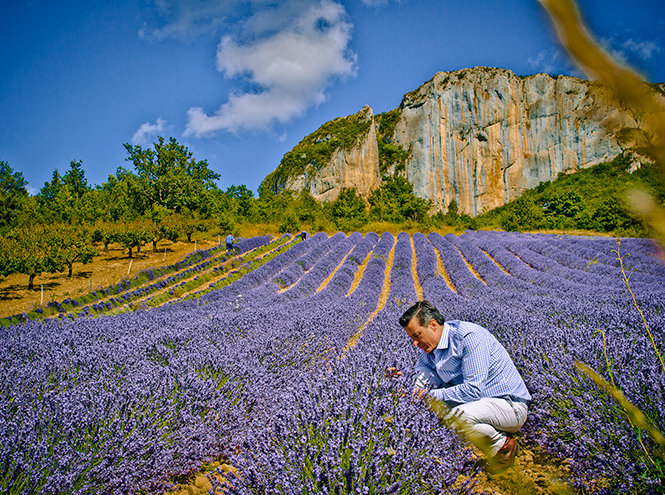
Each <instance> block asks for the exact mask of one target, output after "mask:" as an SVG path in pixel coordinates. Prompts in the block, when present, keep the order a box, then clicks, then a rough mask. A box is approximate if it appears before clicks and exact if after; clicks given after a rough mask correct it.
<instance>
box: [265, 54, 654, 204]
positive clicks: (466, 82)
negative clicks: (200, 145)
mask: <svg viewBox="0 0 665 495" xmlns="http://www.w3.org/2000/svg"><path fill="white" fill-rule="evenodd" d="M604 92H605V90H604V89H603V88H602V87H601V86H600V85H598V84H596V83H593V82H590V81H586V80H582V79H577V78H574V77H568V76H558V77H552V76H549V75H547V74H536V75H533V76H528V77H518V76H516V75H515V74H514V73H513V72H511V71H509V70H505V69H495V68H487V67H476V68H474V69H463V70H460V71H455V72H439V73H437V74H436V75H435V76H434V77H433V78H432V79H431V80H430V81H428V82H426V83H425V84H423V85H422V86H421V87H420V88H418V89H417V90H415V91H413V92H411V93H408V94H406V95H405V96H404V99H403V100H402V103H401V105H400V107H399V112H400V119H399V122H398V123H397V125H396V126H395V128H394V132H393V133H392V135H390V136H384V137H383V139H384V140H385V139H387V140H388V141H389V142H391V143H393V144H398V145H400V146H401V147H402V148H403V149H405V150H406V149H410V152H411V154H410V157H409V159H408V160H407V162H406V171H405V173H406V176H407V178H408V179H409V181H410V182H411V183H412V184H413V186H414V191H415V193H416V195H418V196H420V197H424V198H429V199H431V200H432V202H433V211H438V210H444V211H445V209H446V208H447V205H448V204H449V202H450V201H451V200H455V201H456V202H457V204H458V206H459V211H460V212H465V213H469V214H471V215H477V214H479V213H482V212H483V211H485V210H489V209H492V208H495V207H497V206H501V205H503V204H505V203H506V202H508V201H510V200H512V199H515V198H516V197H518V196H519V195H520V194H521V193H522V192H523V191H524V190H526V189H530V188H533V187H535V186H537V185H538V184H539V183H540V182H541V181H547V180H552V179H555V178H556V177H557V175H558V174H559V173H560V172H572V171H575V170H577V169H580V168H585V167H590V166H592V165H595V164H598V163H601V162H604V161H609V160H611V159H613V158H614V157H615V156H617V155H618V154H620V153H621V152H622V151H625V150H630V149H634V148H638V147H640V146H643V145H644V144H645V143H646V142H647V135H648V130H647V129H644V128H643V127H641V125H640V122H639V116H635V115H632V114H631V113H630V112H628V111H626V110H622V109H619V108H617V107H615V106H614V105H612V104H611V103H609V102H608V101H609V100H607V99H606V98H605V94H604ZM363 111H364V112H365V113H366V115H367V116H368V118H373V119H374V121H375V125H373V126H372V128H371V129H370V132H369V133H367V135H366V136H364V138H363V139H362V140H359V142H358V143H357V144H356V146H355V147H354V148H353V149H351V150H350V151H344V150H342V149H338V150H337V151H335V152H334V153H333V155H332V158H331V159H330V161H329V162H328V163H325V164H319V165H318V166H317V167H316V168H317V170H316V172H315V173H309V174H304V175H302V176H299V177H295V178H288V179H286V180H285V181H282V184H285V186H286V187H287V188H289V189H295V190H301V189H303V188H307V189H309V190H310V192H311V193H312V195H313V196H314V197H315V198H317V199H320V200H323V201H329V200H333V199H335V198H336V197H337V194H338V193H339V191H340V189H341V188H342V187H355V188H356V189H357V190H358V192H359V193H360V194H361V195H363V196H365V197H367V196H368V195H369V193H370V192H371V190H372V189H374V188H376V187H378V186H379V185H380V173H379V170H380V167H379V165H380V156H379V152H378V146H377V132H376V127H377V126H378V116H377V117H374V116H373V115H372V110H371V109H370V108H369V107H365V109H363ZM278 170H279V169H278Z"/></svg>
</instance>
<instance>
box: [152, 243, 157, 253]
mask: <svg viewBox="0 0 665 495" xmlns="http://www.w3.org/2000/svg"><path fill="white" fill-rule="evenodd" d="M152 250H153V252H155V253H156V252H157V241H152Z"/></svg>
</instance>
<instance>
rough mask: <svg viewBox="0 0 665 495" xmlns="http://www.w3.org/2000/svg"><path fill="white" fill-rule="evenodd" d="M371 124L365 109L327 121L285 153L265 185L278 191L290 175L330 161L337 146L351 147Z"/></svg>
mask: <svg viewBox="0 0 665 495" xmlns="http://www.w3.org/2000/svg"><path fill="white" fill-rule="evenodd" d="M371 125H372V119H371V118H369V117H368V116H367V114H366V112H365V111H364V110H361V111H360V112H358V113H355V114H353V115H349V116H347V117H339V118H336V119H333V120H331V121H330V122H326V123H325V124H323V125H322V126H321V127H319V128H318V129H317V130H316V131H314V132H313V133H311V134H309V135H308V136H306V137H305V138H304V139H303V140H302V141H300V142H299V143H298V144H297V145H296V146H295V147H294V148H293V149H292V150H291V151H289V152H288V153H286V154H285V155H284V157H283V158H282V161H281V162H280V164H279V166H278V167H277V168H276V169H275V170H274V171H273V172H271V173H270V174H268V176H267V177H266V178H265V180H264V181H263V185H262V187H267V188H269V189H271V190H272V191H274V192H278V191H279V190H280V189H281V188H282V186H283V185H284V184H285V183H286V181H287V180H288V179H289V178H292V177H297V176H299V175H302V174H304V173H305V172H307V171H308V170H309V168H310V167H311V168H312V169H313V170H318V169H319V168H321V167H322V166H323V165H325V164H326V163H328V162H329V161H330V159H331V157H332V155H333V153H334V152H335V150H337V149H338V148H341V149H343V150H345V151H349V150H351V149H352V148H353V147H354V146H355V145H356V143H357V142H359V141H360V140H361V139H362V138H364V137H365V136H366V135H367V133H368V132H369V129H370V126H371Z"/></svg>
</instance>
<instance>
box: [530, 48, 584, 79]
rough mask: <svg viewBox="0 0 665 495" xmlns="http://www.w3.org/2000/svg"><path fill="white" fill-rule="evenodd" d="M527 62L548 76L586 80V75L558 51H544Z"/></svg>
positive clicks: (535, 69)
mask: <svg viewBox="0 0 665 495" xmlns="http://www.w3.org/2000/svg"><path fill="white" fill-rule="evenodd" d="M527 62H528V63H529V65H530V66H531V67H532V69H533V70H534V71H536V72H544V73H546V74H550V75H554V74H567V75H569V76H574V77H581V78H584V77H585V76H584V74H583V73H582V72H581V71H580V70H579V69H578V68H577V67H575V66H574V65H573V64H571V62H570V60H569V59H568V57H567V56H564V55H563V54H562V53H561V52H560V51H558V50H543V51H541V52H540V53H538V55H536V56H535V57H530V58H529V59H527Z"/></svg>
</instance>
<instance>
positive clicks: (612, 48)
mask: <svg viewBox="0 0 665 495" xmlns="http://www.w3.org/2000/svg"><path fill="white" fill-rule="evenodd" d="M601 43H602V44H603V46H604V47H605V49H606V50H607V51H608V52H609V53H610V55H612V57H613V58H614V59H615V60H617V61H618V62H621V63H623V64H629V63H630V59H631V58H632V59H633V60H635V58H637V59H638V60H640V61H646V60H649V59H651V57H652V55H653V54H654V53H658V52H660V45H659V44H658V43H657V42H655V41H636V40H634V39H632V38H630V39H627V40H625V41H619V40H617V39H616V38H614V37H612V38H603V39H602V40H601Z"/></svg>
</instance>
